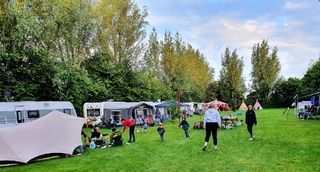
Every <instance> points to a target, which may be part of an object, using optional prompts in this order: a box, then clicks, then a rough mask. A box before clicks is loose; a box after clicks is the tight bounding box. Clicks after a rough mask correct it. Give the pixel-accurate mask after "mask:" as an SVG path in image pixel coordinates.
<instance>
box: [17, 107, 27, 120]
mask: <svg viewBox="0 0 320 172" xmlns="http://www.w3.org/2000/svg"><path fill="white" fill-rule="evenodd" d="M15 109H16V115H17V123H24V121H25V114H24V113H25V111H24V105H18V106H15Z"/></svg>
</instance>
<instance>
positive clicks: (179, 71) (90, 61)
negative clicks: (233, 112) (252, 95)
mask: <svg viewBox="0 0 320 172" xmlns="http://www.w3.org/2000/svg"><path fill="white" fill-rule="evenodd" d="M146 16H147V11H146V9H140V8H138V6H137V5H136V4H135V3H134V2H133V1H131V0H121V1H118V0H101V1H96V0H68V1H67V0H4V1H1V2H0V78H1V80H0V93H1V98H0V99H1V100H5V98H4V96H3V95H4V93H5V92H10V93H11V95H10V100H11V101H19V100H69V101H71V102H73V103H74V105H75V106H76V108H77V110H78V111H80V112H81V109H82V108H81V106H82V104H83V103H84V102H86V101H105V100H108V99H114V100H117V101H157V100H158V99H161V100H168V99H174V98H175V97H176V91H177V90H181V91H184V92H185V94H184V96H183V99H184V100H193V101H201V100H202V99H203V97H204V90H205V89H206V87H207V85H208V83H209V82H210V81H211V80H212V72H213V69H211V68H210V67H209V65H208V63H207V61H206V60H205V58H204V57H203V55H202V54H201V53H200V52H199V51H198V50H195V49H194V48H193V47H192V46H191V45H190V44H188V43H186V42H184V41H183V40H182V38H181V36H180V35H179V34H176V35H174V36H173V35H172V34H171V33H170V32H167V33H166V34H165V35H164V39H163V40H159V39H158V35H157V32H156V30H154V31H153V32H152V34H151V35H150V38H149V41H148V42H147V43H146V39H148V38H146V25H147V24H148V22H147V21H146Z"/></svg>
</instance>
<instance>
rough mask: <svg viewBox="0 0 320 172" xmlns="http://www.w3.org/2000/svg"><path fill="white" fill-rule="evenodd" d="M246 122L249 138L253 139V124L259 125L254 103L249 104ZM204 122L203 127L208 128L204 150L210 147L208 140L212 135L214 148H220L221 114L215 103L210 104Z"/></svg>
mask: <svg viewBox="0 0 320 172" xmlns="http://www.w3.org/2000/svg"><path fill="white" fill-rule="evenodd" d="M245 123H246V124H247V130H248V132H249V135H250V138H249V140H250V141H252V140H254V138H255V137H254V135H253V126H254V125H257V118H256V114H255V112H254V111H253V108H252V105H249V106H248V111H247V112H246V118H245ZM203 124H204V125H203V127H204V128H205V130H206V136H205V139H204V145H203V148H202V150H203V151H205V150H206V148H207V147H208V142H209V139H210V136H211V135H212V138H213V145H214V149H218V139H217V131H218V128H220V127H221V116H220V114H219V112H218V111H217V108H216V107H215V105H214V104H210V105H209V107H208V110H207V111H206V112H205V116H204V123H203Z"/></svg>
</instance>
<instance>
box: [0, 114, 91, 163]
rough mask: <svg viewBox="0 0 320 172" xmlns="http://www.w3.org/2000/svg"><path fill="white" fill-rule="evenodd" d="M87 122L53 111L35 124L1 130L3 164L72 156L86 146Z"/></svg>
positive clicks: (1, 159) (0, 154) (0, 146)
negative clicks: (47, 156) (84, 131)
mask: <svg viewBox="0 0 320 172" xmlns="http://www.w3.org/2000/svg"><path fill="white" fill-rule="evenodd" d="M84 121H85V119H83V118H78V117H74V116H70V115H67V114H64V113H61V112H59V111H52V112H50V113H49V114H47V115H46V116H44V117H41V118H39V119H37V120H35V121H32V122H28V123H25V124H21V125H18V126H14V127H7V128H0V143H1V144H0V161H15V162H22V163H27V162H29V161H30V160H31V159H34V158H36V157H38V156H40V155H45V154H51V153H63V154H69V155H71V154H72V153H73V150H74V149H75V148H76V147H77V146H79V145H82V140H81V128H82V125H83V124H84Z"/></svg>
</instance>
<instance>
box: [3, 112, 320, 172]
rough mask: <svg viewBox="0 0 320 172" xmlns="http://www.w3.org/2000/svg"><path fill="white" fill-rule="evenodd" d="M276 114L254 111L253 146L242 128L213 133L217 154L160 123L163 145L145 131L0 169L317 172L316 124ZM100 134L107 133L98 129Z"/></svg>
mask: <svg viewBox="0 0 320 172" xmlns="http://www.w3.org/2000/svg"><path fill="white" fill-rule="evenodd" d="M282 112H283V109H264V110H260V111H257V112H256V113H257V119H258V126H257V127H255V128H254V130H255V135H256V140H255V141H253V142H250V141H249V138H248V134H247V131H246V127H245V126H241V127H237V128H234V129H230V130H219V132H218V145H219V147H220V150H218V151H215V150H213V146H212V140H210V146H209V147H208V149H207V151H206V152H203V151H202V150H201V148H202V146H203V142H204V135H205V133H204V131H203V130H193V129H190V136H191V139H190V140H187V139H185V136H184V133H183V131H182V129H181V128H178V127H177V126H178V124H177V123H176V124H172V123H165V129H166V133H165V142H161V141H160V139H159V136H158V134H157V132H156V127H151V128H149V129H148V131H147V133H145V134H142V133H136V143H134V144H131V145H124V146H122V147H113V148H106V149H96V150H91V151H89V152H86V153H84V154H83V155H81V156H75V157H68V158H59V159H53V160H47V161H42V162H35V163H30V164H28V165H20V166H14V167H6V168H0V171H3V172H7V171H168V172H169V171H170V172H171V171H320V120H298V119H296V117H295V116H294V115H293V112H290V114H289V116H288V118H287V117H286V116H284V115H282ZM225 113H226V112H224V113H223V114H225ZM240 118H244V115H242V116H241V117H240ZM198 120H202V117H199V116H195V117H192V118H189V119H188V121H189V124H191V125H192V126H193V122H194V121H198ZM106 132H110V131H106V130H103V133H106ZM126 134H128V133H126ZM124 139H125V141H127V139H128V136H127V135H125V136H124ZM21 145H22V146H23V143H21Z"/></svg>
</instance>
